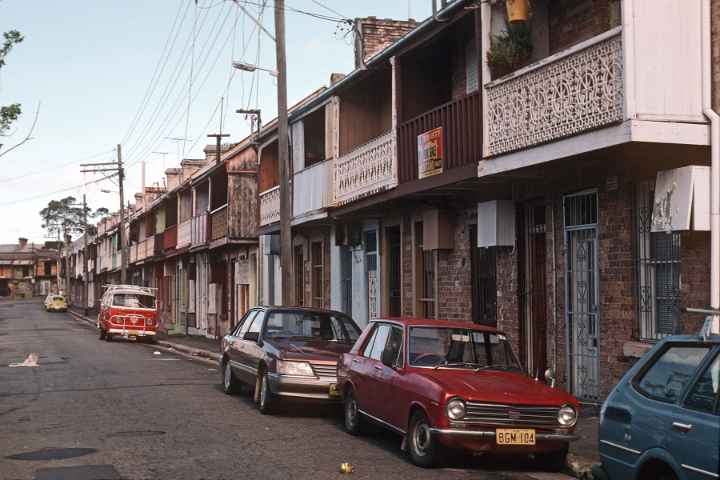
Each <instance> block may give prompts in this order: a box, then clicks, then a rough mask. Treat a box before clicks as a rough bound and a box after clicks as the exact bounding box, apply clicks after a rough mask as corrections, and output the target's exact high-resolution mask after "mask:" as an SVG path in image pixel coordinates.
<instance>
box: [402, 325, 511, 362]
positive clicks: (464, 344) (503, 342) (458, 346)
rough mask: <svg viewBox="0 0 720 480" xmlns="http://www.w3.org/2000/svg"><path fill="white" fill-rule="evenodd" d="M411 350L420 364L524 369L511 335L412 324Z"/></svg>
mask: <svg viewBox="0 0 720 480" xmlns="http://www.w3.org/2000/svg"><path fill="white" fill-rule="evenodd" d="M408 353H409V360H410V365H412V366H416V367H436V368H443V367H451V368H471V369H475V370H478V369H480V370H485V369H488V370H520V364H519V363H518V361H517V359H516V358H515V355H514V354H513V353H512V349H511V348H510V344H509V343H508V341H507V338H506V337H505V335H502V334H499V333H491V332H478V331H473V330H469V329H465V328H444V327H412V328H411V329H410V345H409V348H408Z"/></svg>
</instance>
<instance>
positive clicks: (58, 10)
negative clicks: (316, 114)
mask: <svg viewBox="0 0 720 480" xmlns="http://www.w3.org/2000/svg"><path fill="white" fill-rule="evenodd" d="M258 3H262V0H251V1H249V2H248V9H250V11H251V12H252V13H254V14H255V15H257V14H258V11H259V8H258V7H257V6H254V5H253V4H258ZM286 3H287V6H288V7H294V8H297V9H302V10H307V11H311V12H316V13H321V14H324V15H329V16H335V15H334V14H333V13H331V12H330V11H328V10H324V9H323V8H322V7H321V6H319V5H318V4H316V3H314V2H313V1H312V0H287V2H286ZM268 4H269V5H272V4H273V1H272V0H270V1H269V2H268ZM323 4H324V5H327V6H329V7H330V8H332V9H334V10H336V11H338V12H339V13H341V14H342V15H343V16H347V17H350V18H354V17H360V16H370V15H374V16H377V17H380V18H396V19H407V18H408V13H410V15H412V17H413V18H415V19H417V20H418V21H420V20H422V19H424V18H425V17H426V16H427V15H429V13H430V7H431V0H362V1H350V0H323ZM198 5H199V7H200V8H198V9H197V10H196V9H195V5H194V2H193V0H145V1H142V0H125V1H122V2H119V1H113V0H85V1H77V0H75V1H73V0H67V1H57V0H43V1H41V0H0V31H7V30H9V29H17V30H20V31H21V32H22V33H23V34H24V35H25V41H24V42H23V43H21V44H20V45H18V46H17V47H16V49H15V50H13V52H12V53H11V54H10V56H9V57H8V58H7V65H6V66H5V67H4V68H3V69H2V70H0V105H6V104H9V103H12V102H20V103H22V105H23V110H24V114H23V117H22V120H21V121H20V122H18V123H17V125H16V126H15V128H13V135H12V136H11V137H9V138H7V137H6V138H0V143H4V144H5V147H3V150H0V153H1V152H2V151H4V150H5V149H6V148H7V147H8V146H11V145H13V144H14V143H16V142H17V141H19V140H21V139H22V138H23V137H24V136H25V134H26V132H27V130H28V129H29V127H30V124H31V123H32V117H33V113H34V110H35V108H36V107H37V105H38V103H39V102H41V107H40V116H39V121H38V124H37V127H36V130H35V133H34V135H33V136H34V137H35V138H34V140H32V141H31V142H29V143H26V144H25V145H23V146H22V147H20V148H19V149H17V150H15V151H14V152H11V153H9V154H7V155H5V156H2V157H0V219H2V224H3V228H2V229H0V243H9V242H14V241H16V239H17V238H18V237H19V236H26V237H29V238H31V239H33V240H36V241H42V240H43V235H44V233H43V231H42V229H41V228H40V223H41V222H40V217H39V215H38V211H39V210H40V209H42V208H43V207H44V206H45V205H47V202H48V201H49V200H51V199H54V198H62V197H64V196H67V195H70V194H72V195H74V196H76V197H78V198H80V197H82V193H83V191H85V192H86V193H87V194H88V199H89V203H90V204H91V206H92V207H98V206H106V207H108V208H111V209H115V208H117V206H118V199H117V194H115V193H110V194H106V193H101V192H100V189H108V190H113V191H115V190H117V187H116V186H115V185H114V184H113V183H112V182H111V181H109V180H106V181H104V182H102V183H100V184H93V185H91V186H88V187H86V188H85V189H83V188H77V189H74V190H72V191H68V192H61V193H56V194H52V192H54V191H57V190H61V189H65V188H68V187H72V186H74V185H78V184H81V183H83V182H86V181H90V180H92V179H93V178H94V177H92V176H84V175H83V174H81V173H80V172H79V170H80V167H79V163H81V161H83V160H86V159H87V158H88V157H90V156H93V155H95V156H94V157H93V158H91V159H89V160H87V161H92V162H100V161H110V160H113V159H114V158H115V156H114V155H115V154H114V152H112V150H113V149H114V148H115V145H116V144H117V143H120V142H122V143H123V151H124V152H123V153H124V159H125V160H126V161H127V162H128V164H129V165H131V164H133V163H134V165H133V166H130V167H129V169H128V172H127V175H128V178H127V184H126V187H127V191H128V192H129V193H130V195H132V194H133V193H134V192H136V191H137V190H138V189H139V186H140V166H139V163H136V162H139V160H141V159H143V158H144V159H145V160H146V161H147V162H148V167H147V180H148V184H151V183H152V182H156V181H159V180H160V179H161V177H162V171H163V168H164V167H165V168H167V167H171V166H175V165H176V164H177V160H178V158H179V154H178V152H181V150H182V144H181V143H179V142H174V141H172V140H166V139H165V137H179V138H182V137H186V138H189V139H191V141H188V142H187V143H186V150H187V152H186V154H185V157H200V156H202V148H203V147H204V145H205V140H206V139H205V134H206V133H212V132H214V131H216V130H218V128H219V111H218V110H216V107H217V106H218V105H219V102H220V97H221V96H223V95H224V96H225V97H226V98H228V106H227V108H226V109H225V110H226V112H228V110H229V112H228V113H227V115H226V118H225V124H224V127H223V131H225V132H228V133H230V134H231V135H232V136H231V140H239V139H240V138H242V137H244V136H245V135H247V133H248V132H249V123H248V122H247V121H246V120H244V119H243V118H241V117H240V116H239V115H237V114H235V113H233V112H234V111H235V109H237V108H241V107H248V106H249V107H251V108H254V107H255V106H256V105H258V104H259V107H260V108H261V109H262V111H263V116H264V119H265V120H268V119H270V118H272V117H274V116H275V113H276V96H275V95H276V91H275V81H274V78H272V77H270V76H269V75H268V74H266V73H264V72H256V73H255V74H251V73H244V72H243V73H241V72H237V73H236V74H235V75H234V76H232V79H231V82H230V84H229V88H228V80H230V78H231V77H230V75H231V72H232V70H231V68H230V62H231V59H232V58H234V59H236V60H245V61H247V62H249V63H255V62H256V60H257V58H258V57H257V55H258V33H257V30H256V29H255V28H254V24H253V23H252V22H251V21H250V20H248V19H247V18H246V16H245V15H244V14H243V13H242V12H240V11H239V9H237V7H236V6H235V5H234V4H232V2H229V1H227V0H198ZM196 15H197V23H196V22H195V18H196ZM176 19H177V22H176ZM181 20H182V23H181ZM263 23H264V25H265V26H266V28H267V29H268V30H270V31H272V30H273V10H272V9H271V8H267V9H266V10H265V13H264V22H263ZM174 24H175V25H176V28H175V31H176V32H178V34H177V37H176V39H175V43H174V46H173V48H172V49H171V53H170V55H168V56H167V62H166V63H165V67H164V70H163V74H162V75H161V76H159V80H158V81H157V82H156V88H155V91H154V93H153V95H151V96H150V100H149V101H148V102H147V109H146V111H145V112H144V114H143V115H142V117H141V120H140V121H139V122H136V124H137V128H136V129H135V131H134V132H133V134H132V135H130V137H129V138H125V137H126V135H127V133H128V131H129V128H130V126H131V124H132V120H133V118H134V117H135V115H136V112H137V111H138V107H139V106H140V105H141V101H142V100H143V97H144V96H145V93H146V91H147V87H148V84H149V83H150V80H151V77H152V76H153V72H154V71H155V69H156V67H158V66H162V65H163V60H164V59H162V58H160V57H161V54H162V52H163V47H164V46H165V43H166V40H168V38H169V33H170V31H171V28H172V27H173V25H174ZM178 26H179V28H177V27H178ZM286 27H287V56H288V97H289V101H290V103H291V104H292V103H293V102H295V101H297V100H299V99H301V98H302V97H304V96H305V95H306V94H307V93H309V92H311V91H313V90H315V89H316V88H318V87H320V86H321V85H324V84H327V83H328V81H329V78H330V74H331V73H332V72H343V73H347V72H349V71H351V70H352V68H353V62H354V57H353V47H352V41H351V37H347V38H345V37H344V36H343V32H338V33H336V30H337V24H336V23H333V22H328V21H323V20H318V19H315V18H311V17H308V16H305V15H300V14H297V13H293V12H288V13H287V16H286ZM193 31H195V32H196V41H195V46H194V51H195V54H194V55H190V53H189V52H191V51H192V50H193V47H192V42H191V39H192V37H193V35H192V32H193ZM173 38H175V37H174V36H173ZM260 40H261V43H260V49H259V52H260V53H259V59H260V60H259V62H258V63H259V65H261V66H263V67H267V68H274V65H275V48H274V45H273V44H272V42H271V40H270V39H269V38H268V37H266V36H265V35H264V34H263V35H261V36H260ZM243 51H245V55H242V52H243ZM191 58H194V62H191V61H190V60H191ZM191 63H192V68H193V72H194V74H193V78H194V83H193V86H192V96H193V97H194V101H193V103H192V105H191V106H190V115H189V122H188V128H187V136H186V133H185V132H186V130H185V125H186V114H187V111H188V107H187V103H188V90H189V73H190V68H191ZM254 76H257V83H256V84H255V85H256V86H257V85H258V84H259V87H260V88H259V95H258V96H257V103H256V95H257V89H256V88H255V87H253V89H252V96H251V95H250V93H251V83H252V81H253V78H254ZM173 81H174V83H173ZM166 92H167V95H166V96H164V95H163V94H164V93H166ZM163 98H165V101H161V100H162V99H163ZM158 105H160V107H159V108H158V107H157V106H158ZM214 111H215V112H216V113H215V115H214V117H212V114H213V112H214ZM208 124H209V126H208ZM206 126H207V128H206ZM196 139H197V140H198V141H197V143H195V141H196ZM192 144H195V147H194V148H192V150H191V149H190V147H191V145H192ZM152 152H168V154H167V155H165V156H163V155H161V154H156V153H152ZM96 154H97V155H96ZM38 172H39V173H38ZM28 174H32V175H28ZM18 177H22V178H18Z"/></svg>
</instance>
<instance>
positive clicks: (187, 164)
mask: <svg viewBox="0 0 720 480" xmlns="http://www.w3.org/2000/svg"><path fill="white" fill-rule="evenodd" d="M205 165H207V161H206V160H205V159H202V158H200V159H191V158H186V159H185V160H183V161H182V162H180V167H181V169H182V173H181V174H180V176H181V177H182V179H181V180H180V181H181V182H184V181H186V180H188V179H189V178H191V177H192V176H193V175H195V173H197V171H198V170H200V169H201V168H202V167H204V166H205Z"/></svg>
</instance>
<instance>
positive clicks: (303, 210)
mask: <svg viewBox="0 0 720 480" xmlns="http://www.w3.org/2000/svg"><path fill="white" fill-rule="evenodd" d="M332 167H333V161H332V160H326V161H324V162H320V163H316V164H315V165H312V166H310V167H308V168H305V169H303V170H301V171H299V172H297V173H296V174H295V175H294V176H293V216H294V217H301V216H303V215H307V214H308V213H311V212H316V211H318V210H322V209H324V208H327V207H329V206H331V205H332V201H333V193H332V173H333V168H332Z"/></svg>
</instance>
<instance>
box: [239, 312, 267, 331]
mask: <svg viewBox="0 0 720 480" xmlns="http://www.w3.org/2000/svg"><path fill="white" fill-rule="evenodd" d="M264 318H265V315H263V313H262V312H260V313H259V314H258V315H256V316H255V318H254V319H253V321H252V323H251V324H250V328H248V329H247V332H246V333H257V334H258V336H260V330H261V329H262V323H263V319H264ZM243 335H244V334H243Z"/></svg>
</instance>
